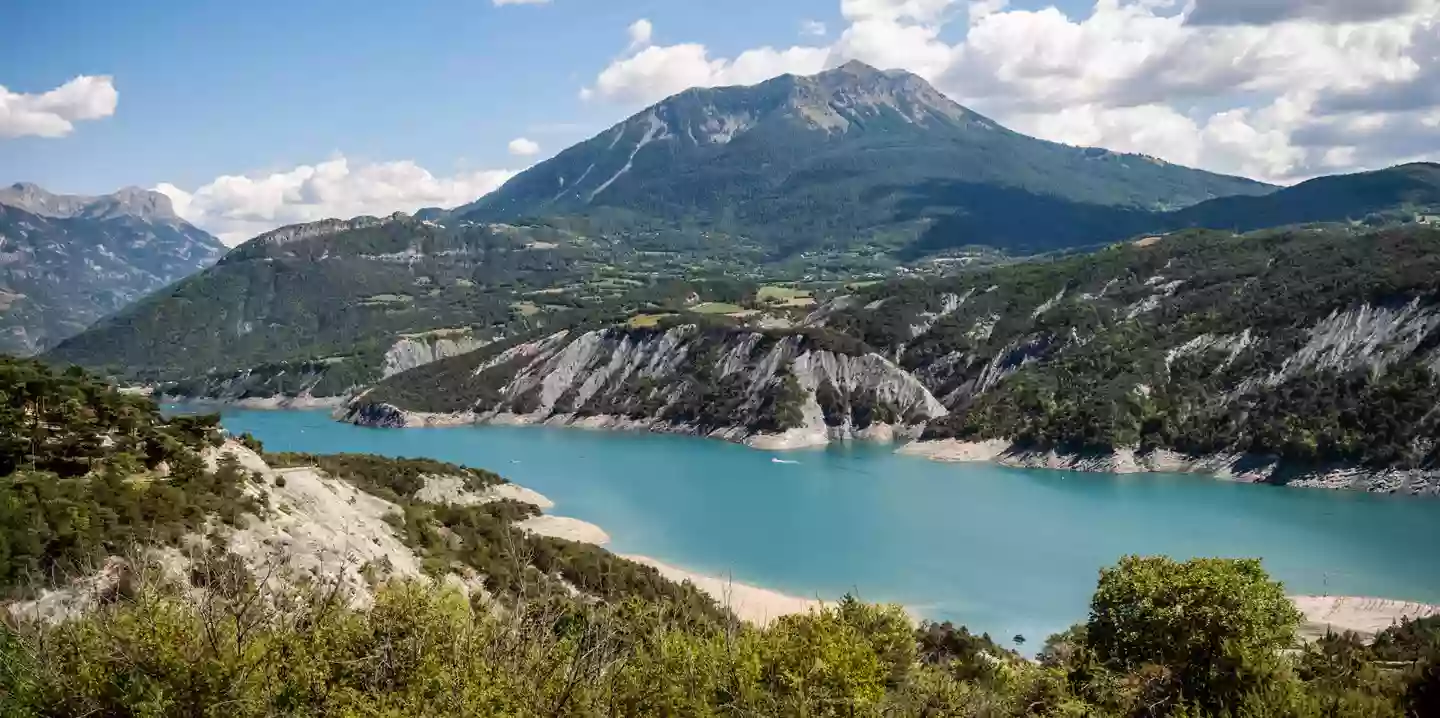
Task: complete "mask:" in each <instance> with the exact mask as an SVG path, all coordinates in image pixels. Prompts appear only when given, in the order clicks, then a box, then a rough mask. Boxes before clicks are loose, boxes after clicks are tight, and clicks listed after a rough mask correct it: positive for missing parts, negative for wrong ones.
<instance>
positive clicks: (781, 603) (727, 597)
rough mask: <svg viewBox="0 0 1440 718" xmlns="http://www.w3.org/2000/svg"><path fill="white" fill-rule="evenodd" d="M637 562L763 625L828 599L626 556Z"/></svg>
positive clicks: (742, 617) (736, 613)
mask: <svg viewBox="0 0 1440 718" xmlns="http://www.w3.org/2000/svg"><path fill="white" fill-rule="evenodd" d="M622 558H627V559H630V560H631V561H635V562H637V563H643V564H645V565H647V566H653V567H654V568H655V569H656V570H658V571H659V572H660V575H662V576H664V577H665V578H668V579H670V580H671V581H676V582H682V581H689V582H690V583H693V584H695V587H696V588H698V589H700V590H701V591H704V592H705V593H707V594H709V595H710V597H711V598H713V599H715V600H716V601H717V602H719V603H720V604H721V605H723V606H726V607H728V608H729V609H730V610H731V611H733V612H734V613H735V615H736V616H739V617H740V619H741V620H743V621H748V622H750V623H754V624H756V625H758V626H763V625H766V624H768V623H769V622H771V621H773V620H775V619H777V618H779V617H781V616H787V615H790V614H792V613H808V612H810V611H811V610H813V609H816V608H820V607H821V606H823V605H825V604H826V603H827V602H826V601H820V600H818V599H812V598H800V597H798V596H787V595H785V594H783V593H779V592H777V591H771V590H769V589H766V588H760V587H758V586H749V585H746V584H743V583H736V582H735V581H734V580H732V579H730V578H727V577H722V576H707V575H704V574H700V573H695V572H693V571H686V570H685V569H683V568H679V567H677V566H671V565H669V564H666V563H662V562H660V561H657V560H655V559H653V558H650V557H649V556H623V557H622Z"/></svg>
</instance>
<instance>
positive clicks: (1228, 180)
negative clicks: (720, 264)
mask: <svg viewBox="0 0 1440 718" xmlns="http://www.w3.org/2000/svg"><path fill="white" fill-rule="evenodd" d="M1274 189H1275V187H1273V186H1270V185H1266V184H1262V183H1259V182H1255V181H1252V180H1248V179H1242V178H1238V177H1227V176H1224V175H1217V174H1213V173H1210V172H1203V171H1200V170H1194V169H1189V168H1186V167H1181V166H1178V165H1173V164H1170V163H1167V162H1164V161H1162V160H1158V159H1155V158H1153V157H1146V156H1142V155H1131V154H1121V153H1117V152H1111V151H1109V150H1104V149H1097V148H1082V147H1070V146H1067V145H1061V144H1056V143H1053V142H1046V141H1043V140H1038V139H1035V138H1032V137H1027V136H1025V135H1022V134H1019V133H1017V132H1013V131H1011V130H1008V129H1006V128H1004V127H1001V126H1000V125H999V124H998V123H996V122H995V121H993V120H990V119H988V118H986V117H983V116H981V115H979V114H977V113H975V112H973V111H971V110H968V109H966V108H964V107H961V106H960V105H958V104H956V103H955V102H953V101H952V100H950V99H949V98H948V97H946V96H945V95H943V94H941V93H940V92H939V91H937V90H936V89H935V88H934V87H931V86H930V85H929V84H928V83H926V82H925V81H924V80H922V79H921V78H919V77H917V76H915V75H912V74H910V73H908V72H903V71H898V70H891V71H880V70H877V69H875V68H873V67H870V66H868V65H865V64H862V63H859V62H851V63H849V64H846V65H843V66H841V67H839V68H836V69H834V70H830V71H827V72H823V73H820V74H818V75H814V76H810V77H798V76H794V75H784V76H781V77H777V78H775V79H772V80H769V81H767V82H764V83H761V84H759V85H755V86H752V87H722V88H713V89H692V90H687V91H685V92H682V93H680V94H678V95H675V96H674V97H671V98H669V99H667V100H665V101H663V102H660V103H659V104H656V105H654V106H652V107H650V108H647V109H646V110H644V111H642V112H640V113H638V114H636V115H635V116H633V117H631V118H629V119H628V120H625V121H624V122H621V123H620V124H618V125H615V126H614V127H612V128H610V129H609V130H607V131H605V132H603V133H601V134H600V135H597V136H596V137H593V138H591V139H589V140H587V141H585V142H582V143H580V144H578V145H575V146H574V147H571V148H569V149H567V150H565V151H564V152H561V153H560V154H559V155H557V156H555V157H554V158H552V159H550V160H548V161H545V162H542V163H540V164H538V165H536V166H535V167H532V168H530V169H529V170H527V171H525V172H523V173H521V174H520V175H518V176H517V177H515V178H514V179H512V180H510V181H509V182H507V183H506V184H505V185H504V186H503V187H501V188H500V189H499V190H497V191H496V192H494V193H492V194H489V195H487V196H485V197H483V198H481V199H480V200H478V201H476V202H474V203H472V204H469V205H466V206H464V207H460V208H458V209H456V210H455V211H454V213H453V215H454V216H455V217H458V218H463V219H471V220H475V221H508V220H514V219H516V218H526V217H542V216H584V217H589V218H592V219H593V220H595V221H597V222H599V223H600V226H603V227H608V228H619V229H638V230H659V229H665V230H668V231H670V232H672V233H685V232H694V233H698V232H708V233H712V234H719V235H722V236H724V237H726V238H728V239H730V240H731V241H737V242H749V243H753V244H756V245H758V246H760V247H761V248H763V249H764V250H765V251H766V252H767V253H768V254H770V255H773V256H785V255H788V254H791V253H795V252H799V251H805V250H813V249H826V248H828V249H839V250H846V249H855V248H865V247H874V248H877V249H882V250H887V251H895V252H901V253H907V249H908V248H910V247H912V245H913V244H914V243H916V242H923V243H924V244H925V246H926V247H927V248H928V249H929V250H932V251H933V250H938V249H943V248H946V247H949V246H962V245H990V246H995V247H999V248H1002V249H1005V250H1008V251H1011V252H1013V253H1033V252H1037V251H1044V250H1051V249H1057V248H1063V247H1069V246H1074V245H1076V244H1083V243H1084V242H1086V241H1095V239H1094V238H1095V237H1096V236H1099V235H1105V234H1109V235H1111V236H1114V234H1115V232H1114V231H1113V230H1114V229H1127V228H1128V227H1124V226H1122V227H1115V226H1114V225H1116V224H1117V220H1118V222H1119V223H1120V224H1123V223H1124V222H1125V221H1127V220H1129V219H1132V218H1134V217H1136V216H1143V215H1144V214H1146V213H1151V212H1165V211H1170V210H1175V209H1180V208H1183V207H1188V206H1190V205H1194V204H1196V203H1199V202H1202V201H1205V200H1210V199H1214V198H1217V197H1227V196H1232V195H1247V196H1254V195H1264V194H1267V193H1269V192H1271V191H1273V190H1274ZM1075 217H1079V218H1082V219H1088V221H1085V222H1082V224H1083V225H1084V228H1083V230H1084V231H1081V232H1076V231H1072V230H1069V229H1067V227H1066V225H1067V224H1070V223H1072V218H1075ZM947 220H951V221H948V222H947ZM937 228H938V229H939V232H937V231H936V230H937ZM942 233H943V235H944V236H943V237H940V236H938V235H939V234H942ZM711 241H719V239H717V238H714V237H712V239H711ZM909 253H912V254H913V252H909Z"/></svg>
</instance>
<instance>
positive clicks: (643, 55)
mask: <svg viewBox="0 0 1440 718" xmlns="http://www.w3.org/2000/svg"><path fill="white" fill-rule="evenodd" d="M637 24H638V23H637ZM632 30H633V26H632ZM633 36H634V33H633V31H632V38H633ZM828 56H829V50H827V49H826V48H820V47H791V48H787V49H784V50H777V49H775V48H771V47H761V48H756V49H754V50H746V51H745V52H743V53H741V54H740V55H738V56H736V57H735V58H734V59H733V60H725V59H714V60H712V59H711V58H710V56H709V51H708V50H707V49H706V48H705V46H704V45H697V44H693V43H687V44H681V45H669V46H660V45H650V46H647V47H644V48H643V49H640V50H639V51H638V52H633V53H630V54H627V55H625V56H624V57H621V58H620V59H618V60H616V61H615V62H613V63H611V64H610V66H609V67H607V68H605V69H604V70H603V71H602V72H601V73H600V75H599V76H598V77H596V78H595V84H594V85H593V86H592V87H587V88H585V89H584V90H582V91H581V93H580V95H581V97H583V98H586V99H590V98H599V99H603V100H608V101H611V102H617V103H620V104H624V105H645V104H650V103H652V102H656V101H658V100H661V99H664V98H666V97H669V96H670V95H673V94H675V93H677V92H681V91H683V90H686V89H689V88H691V87H718V86H722V85H749V84H754V83H757V82H761V81H763V80H767V79H769V78H771V77H775V76H776V75H781V74H785V73H787V72H789V73H798V74H808V73H814V72H819V71H820V70H821V69H823V68H824V66H825V61H826V58H827V57H828Z"/></svg>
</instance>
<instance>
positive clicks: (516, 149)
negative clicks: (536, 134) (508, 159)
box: [509, 137, 540, 157]
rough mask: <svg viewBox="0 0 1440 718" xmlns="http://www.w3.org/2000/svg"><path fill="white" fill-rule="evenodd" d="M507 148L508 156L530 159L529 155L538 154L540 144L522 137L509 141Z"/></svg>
mask: <svg viewBox="0 0 1440 718" xmlns="http://www.w3.org/2000/svg"><path fill="white" fill-rule="evenodd" d="M509 148H510V154H512V155H515V156H516V157H530V156H531V155H538V154H540V143H538V142H536V141H534V140H530V139H526V138H524V137H516V138H515V139H513V140H510V145H509Z"/></svg>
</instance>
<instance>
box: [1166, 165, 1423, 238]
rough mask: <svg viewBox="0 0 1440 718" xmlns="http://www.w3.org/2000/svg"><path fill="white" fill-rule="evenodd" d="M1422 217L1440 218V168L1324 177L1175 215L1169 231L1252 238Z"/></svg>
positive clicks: (1400, 168)
mask: <svg viewBox="0 0 1440 718" xmlns="http://www.w3.org/2000/svg"><path fill="white" fill-rule="evenodd" d="M1416 215H1440V164H1435V163H1426V162H1417V163H1414V164H1408V165H1400V166H1398V167H1391V168H1388V169H1383V170H1377V171H1374V172H1358V173H1355V174H1348V175H1334V176H1329V177H1318V178H1316V179H1313V180H1310V181H1308V182H1302V183H1300V184H1298V185H1295V186H1294V187H1287V188H1285V189H1283V190H1280V191H1278V192H1275V193H1273V194H1269V195H1265V196H1263V197H1222V198H1219V199H1214V200H1210V201H1209V202H1202V203H1200V204H1198V205H1195V206H1193V207H1188V208H1186V209H1182V210H1179V211H1176V212H1172V213H1170V214H1169V215H1167V216H1166V218H1165V220H1164V222H1163V225H1164V226H1166V227H1168V228H1171V229H1180V228H1184V227H1209V228H1212V229H1233V230H1236V231H1241V232H1248V231H1251V230H1256V229H1263V228H1265V227H1279V226H1283V225H1289V224H1306V223H1313V222H1347V221H1361V220H1365V219H1379V220H1385V219H1398V220H1402V221H1405V220H1412V219H1414V218H1415V217H1416Z"/></svg>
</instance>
